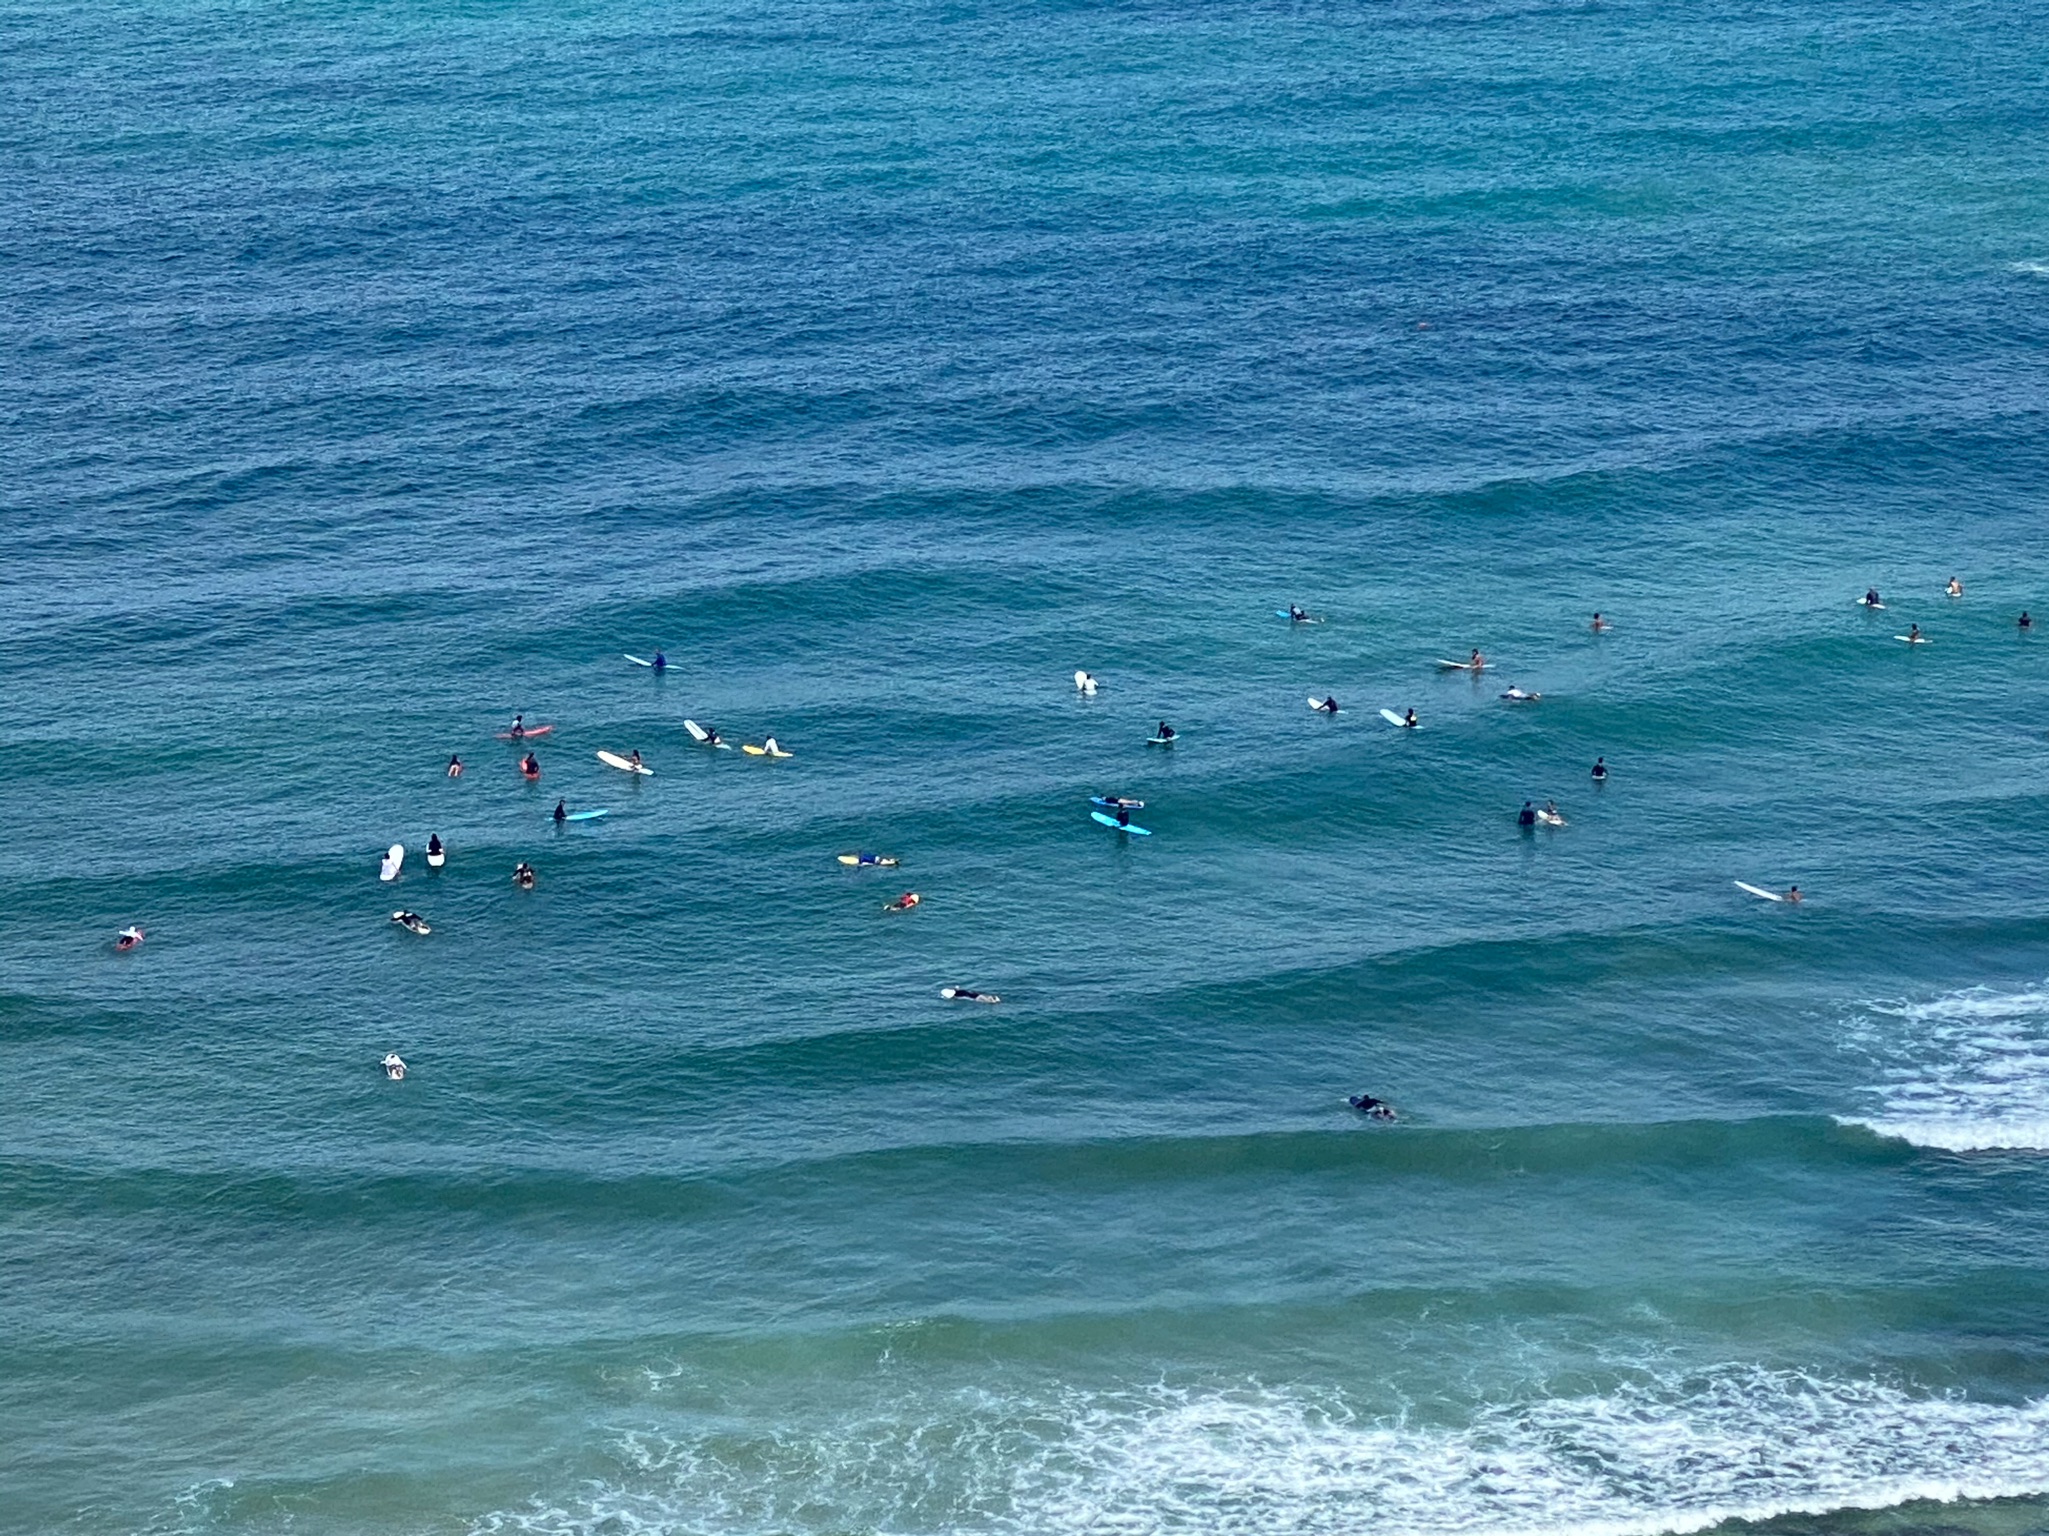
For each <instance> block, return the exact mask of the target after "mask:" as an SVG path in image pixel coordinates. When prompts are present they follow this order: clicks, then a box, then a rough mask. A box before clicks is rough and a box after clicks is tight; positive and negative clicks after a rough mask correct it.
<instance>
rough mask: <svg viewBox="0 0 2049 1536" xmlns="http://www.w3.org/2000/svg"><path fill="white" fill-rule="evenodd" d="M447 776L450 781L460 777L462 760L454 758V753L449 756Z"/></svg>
mask: <svg viewBox="0 0 2049 1536" xmlns="http://www.w3.org/2000/svg"><path fill="white" fill-rule="evenodd" d="M448 776H449V777H450V778H451V779H459V778H461V777H462V759H461V758H460V757H458V756H456V755H455V754H454V753H450V754H449V758H448Z"/></svg>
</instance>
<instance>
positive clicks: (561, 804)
mask: <svg viewBox="0 0 2049 1536" xmlns="http://www.w3.org/2000/svg"><path fill="white" fill-rule="evenodd" d="M567 820H569V802H568V801H566V800H557V801H556V802H555V824H556V825H557V826H560V825H561V824H562V823H563V822H565V821H567Z"/></svg>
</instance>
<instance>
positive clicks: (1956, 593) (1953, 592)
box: [1943, 576, 1964, 597]
mask: <svg viewBox="0 0 2049 1536" xmlns="http://www.w3.org/2000/svg"><path fill="white" fill-rule="evenodd" d="M1943 590H1944V591H1946V592H1948V593H1949V595H1950V596H1951V597H1962V596H1963V595H1964V584H1963V583H1962V582H1960V581H1958V580H1957V579H1956V577H1954V576H1952V577H1950V579H1949V585H1948V586H1947V587H1945V588H1944V589H1943Z"/></svg>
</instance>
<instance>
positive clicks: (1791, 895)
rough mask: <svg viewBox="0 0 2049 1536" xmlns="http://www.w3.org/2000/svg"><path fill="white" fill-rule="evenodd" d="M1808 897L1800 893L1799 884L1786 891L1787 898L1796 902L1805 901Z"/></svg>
mask: <svg viewBox="0 0 2049 1536" xmlns="http://www.w3.org/2000/svg"><path fill="white" fill-rule="evenodd" d="M1806 899H1807V898H1806V897H1804V896H1802V895H1801V894H1800V887H1799V886H1797V885H1796V886H1793V887H1792V888H1791V889H1789V890H1788V891H1787V892H1786V900H1788V901H1790V902H1793V903H1795V904H1797V903H1799V902H1802V901H1805V900H1806Z"/></svg>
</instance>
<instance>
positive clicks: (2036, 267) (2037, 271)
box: [2008, 261, 2049, 277]
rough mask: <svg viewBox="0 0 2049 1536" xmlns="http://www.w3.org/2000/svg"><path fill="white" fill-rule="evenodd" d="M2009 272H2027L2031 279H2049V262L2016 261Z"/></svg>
mask: <svg viewBox="0 0 2049 1536" xmlns="http://www.w3.org/2000/svg"><path fill="white" fill-rule="evenodd" d="M2008 270H2009V271H2012V272H2025V273H2026V274H2027V275H2028V276H2029V277H2049V261H2016V262H2014V263H2013V264H2012V265H2011V266H2010V267H2009V268H2008Z"/></svg>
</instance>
